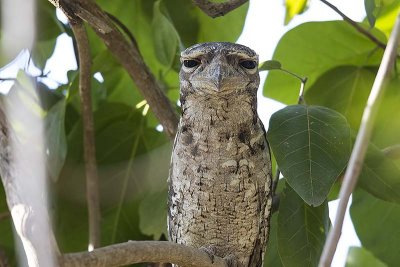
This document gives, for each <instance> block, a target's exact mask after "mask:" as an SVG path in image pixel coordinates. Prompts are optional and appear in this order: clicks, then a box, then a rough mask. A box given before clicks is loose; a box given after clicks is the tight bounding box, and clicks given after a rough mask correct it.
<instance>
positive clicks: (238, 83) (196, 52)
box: [179, 42, 260, 96]
mask: <svg viewBox="0 0 400 267" xmlns="http://www.w3.org/2000/svg"><path fill="white" fill-rule="evenodd" d="M181 63H182V68H181V71H180V74H179V75H180V82H181V92H182V94H189V93H194V94H200V95H216V96H224V95H230V94H234V93H238V94H239V93H243V92H249V90H250V91H251V93H252V94H256V91H257V88H258V85H259V83H260V77H259V74H258V55H257V54H256V53H255V52H254V51H253V50H252V49H250V48H248V47H246V46H243V45H239V44H233V43H226V42H215V43H203V44H196V45H194V46H192V47H189V48H187V49H186V50H185V51H183V52H182V53H181Z"/></svg>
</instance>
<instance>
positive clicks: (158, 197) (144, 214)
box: [139, 190, 168, 240]
mask: <svg viewBox="0 0 400 267" xmlns="http://www.w3.org/2000/svg"><path fill="white" fill-rule="evenodd" d="M167 195H168V194H167V190H163V191H160V192H156V193H153V194H148V195H146V196H145V197H144V198H143V200H142V202H141V203H140V207H139V216H140V221H139V227H140V230H141V232H142V233H144V234H146V235H149V236H152V237H153V238H154V239H155V240H159V239H160V238H161V236H162V235H164V237H168V232H167V209H168V207H167V201H166V199H167ZM160 203H165V205H160Z"/></svg>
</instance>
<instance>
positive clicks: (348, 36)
mask: <svg viewBox="0 0 400 267" xmlns="http://www.w3.org/2000/svg"><path fill="white" fill-rule="evenodd" d="M372 33H373V34H374V35H376V36H377V37H378V38H379V39H380V40H382V41H383V42H385V36H384V35H383V34H382V33H380V32H379V31H377V30H372ZM316 36H318V38H317V39H316ZM381 56H382V50H380V49H378V50H377V49H376V44H375V43H373V42H371V41H370V40H369V39H368V38H366V37H365V36H364V35H362V34H360V33H358V32H357V31H355V30H354V29H353V28H352V27H351V26H349V25H348V23H346V22H344V21H326V22H308V23H304V24H301V25H299V26H297V27H296V28H294V29H292V30H290V31H288V32H287V33H286V34H285V35H284V36H283V37H282V38H281V40H280V41H279V43H278V46H277V47H276V49H275V52H274V56H273V59H274V60H278V61H279V62H281V64H282V65H283V66H285V69H287V70H290V71H291V72H293V73H296V74H298V75H300V76H301V77H308V82H307V87H306V90H307V88H309V86H312V85H313V84H314V82H315V81H316V80H317V79H318V77H319V76H320V75H321V74H323V73H324V72H326V71H327V70H329V69H332V68H334V67H337V66H341V65H354V66H371V65H378V64H379V63H380V60H381ZM298 87H299V81H298V80H297V79H296V78H294V77H290V76H288V74H286V73H283V72H280V71H274V72H271V73H269V74H268V76H267V80H266V82H265V85H264V94H265V95H266V96H267V97H270V98H273V99H276V100H278V101H281V102H284V103H287V104H294V103H296V102H297V101H296V100H297V95H298Z"/></svg>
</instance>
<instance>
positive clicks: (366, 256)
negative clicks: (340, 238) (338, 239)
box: [346, 247, 387, 267]
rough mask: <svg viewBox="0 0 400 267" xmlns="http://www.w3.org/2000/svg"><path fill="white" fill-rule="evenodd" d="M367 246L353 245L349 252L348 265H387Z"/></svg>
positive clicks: (375, 266)
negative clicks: (366, 247) (367, 248)
mask: <svg viewBox="0 0 400 267" xmlns="http://www.w3.org/2000/svg"><path fill="white" fill-rule="evenodd" d="M386 266H387V265H386V264H384V263H382V262H381V261H380V260H378V259H377V258H375V257H374V255H373V254H372V253H371V252H369V251H368V250H366V249H365V248H358V247H351V248H350V249H349V253H348V254H347V259H346V267H386Z"/></svg>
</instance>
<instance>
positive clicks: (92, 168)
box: [71, 21, 101, 251]
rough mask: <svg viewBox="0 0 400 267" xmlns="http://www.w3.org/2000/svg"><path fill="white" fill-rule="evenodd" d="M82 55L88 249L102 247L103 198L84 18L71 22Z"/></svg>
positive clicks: (81, 93)
mask: <svg viewBox="0 0 400 267" xmlns="http://www.w3.org/2000/svg"><path fill="white" fill-rule="evenodd" d="M71 28H72V31H73V32H74V35H75V39H76V43H77V45H78V54H79V63H80V65H79V93H80V97H81V109H82V117H83V141H84V145H83V146H84V157H85V170H86V197H87V204H88V214H89V251H91V250H92V249H93V248H97V247H99V246H100V220H101V215H100V199H99V177H98V173H97V163H96V146H95V141H94V123H93V112H92V94H91V85H90V80H91V78H92V74H91V71H90V68H91V57H90V51H89V40H88V36H87V33H86V29H85V25H84V24H83V23H82V21H78V22H76V21H74V22H71Z"/></svg>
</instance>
